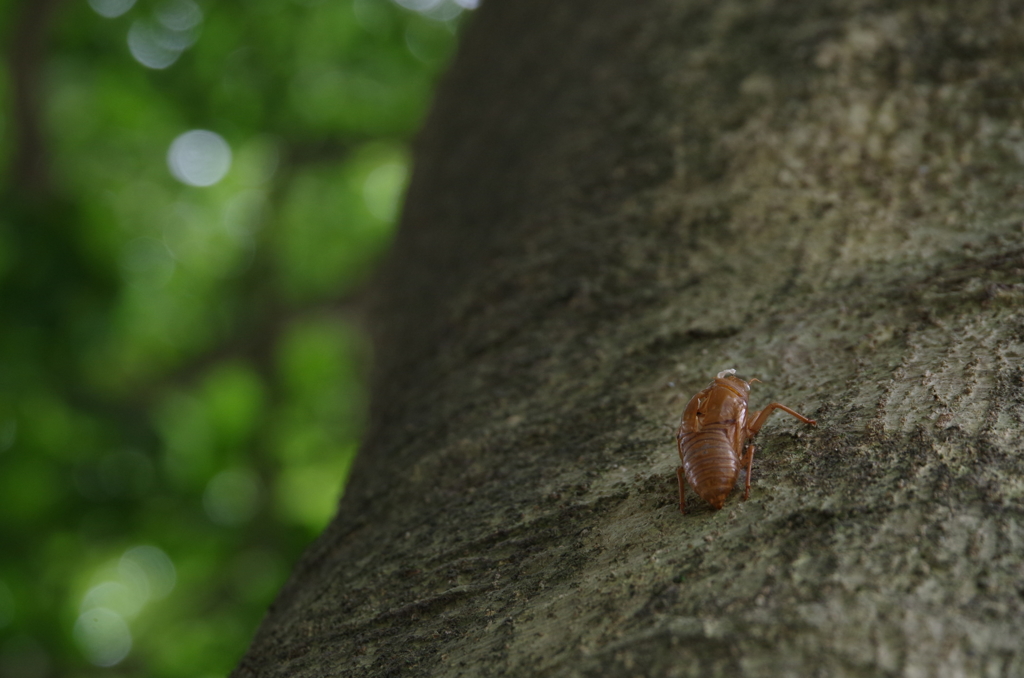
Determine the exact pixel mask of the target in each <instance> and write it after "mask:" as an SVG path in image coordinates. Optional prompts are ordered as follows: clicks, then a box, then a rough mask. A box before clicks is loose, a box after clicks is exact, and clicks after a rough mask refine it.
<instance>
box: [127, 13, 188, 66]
mask: <svg viewBox="0 0 1024 678" xmlns="http://www.w3.org/2000/svg"><path fill="white" fill-rule="evenodd" d="M169 33H171V31H169V30H167V29H166V28H165V27H163V26H161V25H160V24H157V23H155V22H153V21H148V20H144V19H138V20H136V21H135V22H134V23H133V24H132V27H131V28H129V29H128V51H130V52H131V53H132V56H133V57H135V60H136V61H138V62H139V63H140V64H142V65H143V66H145V67H146V68H152V69H154V70H162V69H164V68H167V67H168V66H170V65H171V64H173V63H174V62H175V61H177V60H178V57H179V56H181V53H182V51H183V50H184V49H185V48H186V47H188V46H190V45H191V43H189V44H188V45H184V46H182V47H180V48H177V47H176V44H177V43H176V41H175V40H173V39H172V38H173V36H169V35H168V34H169Z"/></svg>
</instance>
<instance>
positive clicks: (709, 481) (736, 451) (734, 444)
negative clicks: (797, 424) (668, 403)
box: [676, 370, 818, 513]
mask: <svg viewBox="0 0 1024 678" xmlns="http://www.w3.org/2000/svg"><path fill="white" fill-rule="evenodd" d="M755 381H759V380H758V379H751V380H750V381H743V380H742V379H740V378H739V377H737V376H736V370H725V371H724V372H719V373H718V376H717V377H715V380H714V381H713V382H711V383H710V384H709V385H708V387H707V388H706V389H704V390H703V391H701V392H700V393H698V394H697V395H695V396H693V398H691V399H690V402H689V404H688V405H687V406H686V410H685V411H684V412H683V418H682V421H681V422H680V423H679V432H678V433H677V434H676V442H677V443H678V444H679V460H680V461H681V462H682V466H680V467H679V468H678V470H677V471H676V476H677V477H678V478H679V511H680V512H681V513H686V499H685V498H684V495H683V489H684V482H683V477H684V476H685V478H686V481H687V482H689V483H690V486H691V487H693V489H694V491H695V492H696V493H697V494H698V495H700V497H701V499H703V500H704V501H706V502H707V503H709V504H711V506H712V507H713V508H715V509H720V508H722V505H723V504H725V498H726V497H728V496H729V493H730V492H732V489H733V487H735V485H736V479H737V478H739V475H740V469H741V468H744V467H746V470H747V485H746V488H745V489H744V491H743V499H744V500H745V499H746V498H747V497H749V496H750V467H751V465H752V464H753V462H754V446H753V445H752V444H751V445H748V446H747V451H746V454H744V455H743V456H742V457H741V456H740V454H741V452H742V450H743V445H744V443H746V442H747V441H748V439H750V438H752V437H754V435H756V434H757V432H758V431H760V430H761V426H763V425H764V422H765V420H766V419H768V416H769V415H770V414H771V413H772V412H774V411H775V410H782V411H783V412H786V413H787V414H791V415H793V416H794V417H796V418H797V419H799V420H800V421H802V422H804V423H805V424H810V425H811V426H814V425H816V424H817V423H818V422H816V421H815V420H814V419H808V418H807V417H805V416H803V415H802V414H798V413H796V412H794V411H793V410H791V409H789V408H788V407H786V406H785V405H780V404H779V403H772V404H770V405H768V407H766V408H764V409H763V410H761V411H760V412H752V413H751V414H750V420H749V421H748V419H747V399H748V398H749V397H750V385H751V384H753V383H754V382H755Z"/></svg>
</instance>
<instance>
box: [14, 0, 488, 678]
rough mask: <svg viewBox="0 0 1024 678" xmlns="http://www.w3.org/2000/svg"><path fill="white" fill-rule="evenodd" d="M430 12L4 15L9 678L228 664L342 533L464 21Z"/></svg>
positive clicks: (336, 2) (40, 4)
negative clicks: (339, 516)
mask: <svg viewBox="0 0 1024 678" xmlns="http://www.w3.org/2000/svg"><path fill="white" fill-rule="evenodd" d="M461 2H462V3H463V4H468V0H461ZM402 3H403V5H404V6H399V5H396V4H393V3H392V2H391V0H244V1H239V0H235V1H231V0H228V1H226V2H212V1H210V0H195V1H193V0H137V1H136V0H88V2H83V1H75V2H69V1H63V2H62V1H60V0H16V1H15V0H12V1H11V2H8V3H5V4H3V5H0V35H3V36H4V39H3V40H2V41H0V42H2V44H4V45H10V48H9V49H6V50H5V51H4V53H3V59H4V66H5V68H4V69H3V71H2V73H0V102H2V103H3V111H4V114H3V116H2V117H0V161H2V164H0V199H2V203H0V676H17V677H18V678H42V677H44V676H56V675H60V676H93V675H95V676H98V675H119V676H168V677H170V676H183V677H184V676H188V677H189V678H194V677H197V676H198V677H202V676H223V675H226V674H227V673H228V672H229V671H230V670H231V668H232V667H233V666H234V664H235V663H236V662H237V660H238V658H239V656H240V654H241V652H242V651H243V650H244V648H245V646H246V644H247V643H248V641H249V639H250V638H251V635H252V633H253V631H254V630H255V627H256V624H257V623H258V621H259V619H260V617H261V616H262V614H263V612H264V610H265V609H266V607H267V605H268V604H269V603H270V601H271V600H272V598H273V596H274V594H275V593H276V591H277V590H278V588H279V587H280V586H281V585H282V584H283V582H284V579H285V577H286V576H287V573H288V571H289V569H290V566H291V563H292V562H293V561H294V560H295V559H296V558H297V557H298V554H299V553H300V551H301V550H302V549H303V547H304V546H305V545H306V544H307V543H308V542H309V541H310V540H311V539H312V538H313V537H314V536H315V535H316V534H317V533H318V532H319V531H320V530H321V529H322V528H323V527H324V525H326V523H327V521H328V520H329V519H330V517H331V515H332V513H333V511H334V508H335V506H336V504H337V499H338V496H339V494H340V491H341V488H342V486H343V482H344V479H345V477H346V475H347V472H348V468H349V465H350V463H351V461H352V457H353V455H354V454H355V451H356V448H357V446H358V441H359V437H360V435H361V430H362V425H363V419H364V412H365V409H366V392H365V383H364V382H365V379H366V376H367V362H368V360H369V357H370V356H369V349H368V346H367V342H366V339H365V338H364V336H363V334H362V331H361V328H360V326H359V324H358V313H357V309H358V308H359V298H360V290H361V286H362V285H363V283H364V281H365V278H366V275H367V273H368V272H369V271H370V270H371V269H372V267H373V265H374V263H375V262H376V261H377V260H378V259H379V257H380V255H381V254H382V252H383V251H384V250H385V248H386V247H387V246H388V243H389V240H390V237H391V233H392V230H393V227H394V223H395V219H396V216H397V210H398V205H399V200H400V197H401V194H402V192H403V190H404V186H405V182H406V178H407V175H408V165H409V153H408V149H407V144H408V141H409V139H410V136H411V135H412V134H413V132H414V131H415V129H416V127H417V125H418V124H419V121H420V120H421V118H422V116H423V114H424V111H425V108H426V106H427V104H428V100H429V96H430V92H431V87H432V85H433V82H434V81H435V79H436V76H437V74H438V72H439V70H440V69H441V68H442V67H443V66H444V64H445V62H446V60H447V59H448V57H449V55H450V53H451V51H452V49H453V46H454V41H455V34H456V28H457V24H458V23H459V22H460V21H461V19H462V17H463V16H464V14H463V12H462V10H463V7H462V6H460V5H459V4H456V2H455V1H454V0H402ZM195 130H207V131H209V132H212V133H213V134H209V133H199V134H198V135H196V134H195V132H194V131H195ZM190 131H192V132H193V134H192V135H186V133H187V132H190ZM183 135H185V136H183ZM190 144H191V145H190Z"/></svg>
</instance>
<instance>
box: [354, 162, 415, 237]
mask: <svg viewBox="0 0 1024 678" xmlns="http://www.w3.org/2000/svg"><path fill="white" fill-rule="evenodd" d="M407 177H408V168H406V166H405V164H404V163H400V162H386V163H383V164H381V165H380V166H379V167H377V168H376V169H374V170H373V171H372V172H370V173H369V175H367V177H366V181H364V182H363V200H365V201H366V208H367V209H368V210H370V214H372V215H373V216H375V217H377V218H378V219H380V220H382V221H386V222H388V223H391V222H392V221H394V219H395V216H396V215H397V213H398V205H399V202H400V201H401V198H402V191H403V190H404V189H405V183H406V179H407Z"/></svg>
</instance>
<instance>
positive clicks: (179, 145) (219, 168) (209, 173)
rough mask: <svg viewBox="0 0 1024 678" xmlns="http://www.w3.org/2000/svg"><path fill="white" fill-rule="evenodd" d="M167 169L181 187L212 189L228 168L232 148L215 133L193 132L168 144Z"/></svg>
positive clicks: (229, 167)
mask: <svg viewBox="0 0 1024 678" xmlns="http://www.w3.org/2000/svg"><path fill="white" fill-rule="evenodd" d="M167 166H168V167H169V168H170V170H171V174H173V175H174V178H175V179H177V180H178V181H180V182H182V183H183V184H188V185H189V186H213V185H214V184H215V183H217V182H218V181H220V180H221V179H223V178H224V175H226V174H227V173H228V170H229V169H231V147H230V146H228V142H226V141H224V137H222V136H221V135H219V134H217V133H215V132H210V131H209V130H204V129H194V130H191V131H189V132H185V133H184V134H182V135H180V136H179V137H178V138H177V139H175V140H174V141H173V142H171V147H170V149H169V150H168V151H167Z"/></svg>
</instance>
